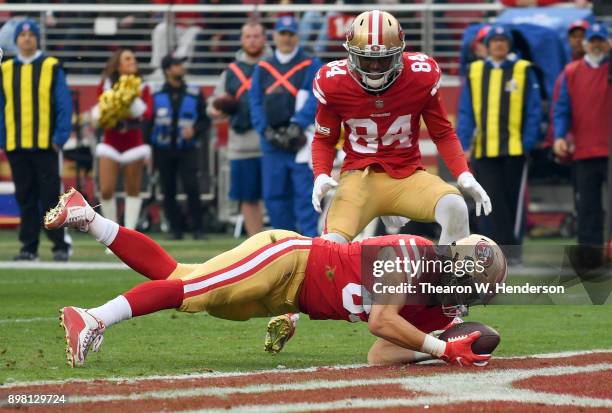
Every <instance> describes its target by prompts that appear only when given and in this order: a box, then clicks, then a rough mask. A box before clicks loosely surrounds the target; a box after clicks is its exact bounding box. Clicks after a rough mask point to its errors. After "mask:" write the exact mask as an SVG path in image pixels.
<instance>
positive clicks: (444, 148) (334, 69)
mask: <svg viewBox="0 0 612 413" xmlns="http://www.w3.org/2000/svg"><path fill="white" fill-rule="evenodd" d="M403 59H404V62H403V63H404V68H403V70H402V72H401V73H400V75H399V77H398V79H397V80H395V82H394V83H393V84H392V85H391V86H390V87H389V88H387V89H386V90H384V91H383V92H381V93H371V92H367V91H366V90H364V89H363V88H362V87H361V86H360V85H359V83H358V82H357V81H356V80H355V79H353V78H352V76H351V75H350V73H349V71H348V66H347V61H346V59H344V60H337V61H334V62H331V63H328V64H327V65H324V66H323V67H321V69H320V70H319V72H318V73H317V76H316V78H315V80H314V81H313V92H314V94H315V96H316V97H317V99H318V100H319V105H318V107H317V117H316V124H315V126H316V132H315V140H314V143H313V149H312V158H313V166H314V172H315V176H318V175H320V174H322V173H325V174H328V175H329V174H330V172H331V169H332V164H333V158H334V155H335V150H334V147H335V145H336V143H337V142H338V139H339V138H340V130H341V125H344V131H345V133H344V135H345V141H344V147H343V149H344V151H345V152H346V158H345V160H344V165H343V167H342V170H343V171H345V170H352V169H364V168H366V167H367V166H369V165H373V164H376V165H379V167H381V168H382V169H384V171H385V172H386V173H387V174H388V175H390V176H392V177H394V178H405V177H407V176H409V175H411V174H412V173H413V172H414V171H415V170H417V169H424V168H423V165H422V163H421V153H420V151H419V144H418V139H419V132H420V120H421V117H423V119H424V121H425V124H426V125H427V128H428V130H429V133H430V135H431V139H432V140H433V141H434V143H435V144H436V145H437V147H438V151H439V152H440V154H441V155H442V157H443V159H444V161H445V162H446V164H447V165H448V167H449V169H450V170H451V172H452V173H453V174H454V175H455V176H458V175H459V174H461V173H462V172H465V171H468V170H469V169H468V166H467V162H466V161H465V158H464V156H463V150H462V148H461V144H460V143H459V139H458V138H457V135H456V134H455V131H454V129H453V127H452V125H451V123H450V122H449V121H448V118H447V114H446V110H445V109H444V107H443V105H442V101H441V98H440V95H439V93H438V88H439V87H440V81H441V72H440V69H439V67H438V64H437V63H436V61H435V60H434V59H432V58H431V57H428V56H427V55H424V54H422V53H404V55H403Z"/></svg>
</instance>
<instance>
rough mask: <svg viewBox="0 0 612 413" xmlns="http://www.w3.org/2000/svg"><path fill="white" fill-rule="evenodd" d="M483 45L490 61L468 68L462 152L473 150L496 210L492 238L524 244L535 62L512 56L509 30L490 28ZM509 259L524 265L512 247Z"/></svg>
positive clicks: (537, 109)
mask: <svg viewBox="0 0 612 413" xmlns="http://www.w3.org/2000/svg"><path fill="white" fill-rule="evenodd" d="M485 44H486V45H487V48H488V53H489V57H488V58H487V59H486V60H479V61H476V62H473V63H472V64H470V66H469V69H468V73H467V76H466V81H465V84H464V86H463V90H462V92H461V99H460V105H459V114H458V120H457V134H458V135H459V138H460V139H461V143H462V145H463V148H464V149H468V148H470V147H472V149H471V157H472V159H473V162H472V166H473V168H474V172H475V175H476V179H477V180H478V182H480V183H481V185H482V187H483V188H484V190H485V191H486V192H487V193H488V194H489V196H490V197H491V202H492V203H493V205H494V206H495V208H493V212H492V213H491V215H490V224H491V238H493V239H495V240H496V242H498V243H499V244H500V245H506V246H507V245H520V244H521V243H522V222H523V218H522V212H523V204H524V202H523V194H524V192H525V184H526V175H527V169H526V162H525V157H526V155H527V154H528V153H529V151H530V150H531V149H532V148H533V147H534V146H535V144H536V142H537V141H538V138H539V125H540V119H541V115H542V113H541V106H540V91H539V86H538V81H537V78H536V75H535V74H534V72H533V70H532V68H531V63H530V62H528V61H526V60H522V59H516V57H514V55H510V50H511V48H512V35H511V34H510V32H509V30H508V29H507V28H505V27H504V26H501V25H496V26H493V27H491V29H490V30H489V32H488V33H487V36H486V38H485ZM474 132H475V134H474ZM507 255H509V256H508V262H509V264H511V265H516V264H519V263H520V261H521V257H520V250H517V249H516V248H511V249H509V250H508V251H507Z"/></svg>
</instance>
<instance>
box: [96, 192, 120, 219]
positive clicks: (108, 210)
mask: <svg viewBox="0 0 612 413" xmlns="http://www.w3.org/2000/svg"><path fill="white" fill-rule="evenodd" d="M100 206H101V207H102V215H104V218H108V219H110V220H111V221H114V222H117V201H116V200H115V197H112V198H110V199H101V200H100Z"/></svg>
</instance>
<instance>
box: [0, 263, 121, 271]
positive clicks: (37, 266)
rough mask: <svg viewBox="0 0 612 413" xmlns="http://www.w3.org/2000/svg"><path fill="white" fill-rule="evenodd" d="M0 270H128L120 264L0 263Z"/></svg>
mask: <svg viewBox="0 0 612 413" xmlns="http://www.w3.org/2000/svg"><path fill="white" fill-rule="evenodd" d="M0 269H7V270H57V271H64V270H129V269H130V267H128V266H127V265H125V264H124V263H122V262H23V261H0Z"/></svg>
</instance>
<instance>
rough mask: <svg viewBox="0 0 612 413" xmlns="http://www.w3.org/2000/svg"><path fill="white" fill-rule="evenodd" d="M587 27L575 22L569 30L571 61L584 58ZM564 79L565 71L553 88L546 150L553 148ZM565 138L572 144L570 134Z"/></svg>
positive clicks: (580, 21) (582, 21)
mask: <svg viewBox="0 0 612 413" xmlns="http://www.w3.org/2000/svg"><path fill="white" fill-rule="evenodd" d="M587 27H589V23H588V22H587V21H586V20H582V19H580V20H576V21H575V22H573V23H572V24H571V25H570V26H569V28H568V29H567V39H568V47H569V50H570V55H571V60H572V61H574V60H579V59H582V57H583V56H584V46H583V42H584V35H585V32H586V29H587ZM562 79H563V71H562V72H561V73H560V74H559V76H557V79H556V80H555V86H554V88H553V94H552V99H551V101H550V108H549V110H548V112H549V113H548V117H549V122H548V130H547V133H546V139H545V141H544V142H545V145H544V146H545V147H546V148H551V147H552V146H553V142H554V140H555V139H554V138H555V137H554V129H555V128H554V119H553V117H554V113H555V106H556V104H557V100H559V92H560V90H561V80H562ZM565 138H566V139H567V140H568V142H572V141H573V139H572V136H571V133H570V132H568V134H567V135H566V136H565ZM567 155H569V154H567ZM570 158H571V156H566V157H565V158H563V159H561V158H559V159H557V160H558V161H560V163H564V164H565V163H567V162H568V161H570Z"/></svg>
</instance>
